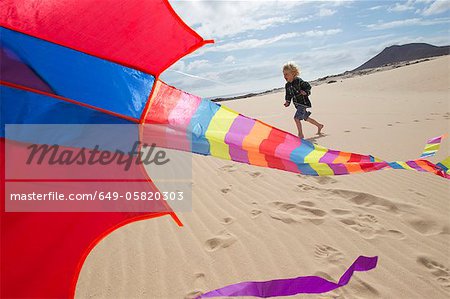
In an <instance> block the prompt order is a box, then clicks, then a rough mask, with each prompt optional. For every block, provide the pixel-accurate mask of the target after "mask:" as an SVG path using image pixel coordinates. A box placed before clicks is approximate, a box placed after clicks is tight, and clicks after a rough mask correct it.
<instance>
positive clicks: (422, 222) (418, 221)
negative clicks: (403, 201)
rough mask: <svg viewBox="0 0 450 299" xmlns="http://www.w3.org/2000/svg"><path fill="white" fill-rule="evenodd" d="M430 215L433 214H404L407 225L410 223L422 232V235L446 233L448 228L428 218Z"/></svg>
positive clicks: (413, 227)
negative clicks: (423, 215)
mask: <svg viewBox="0 0 450 299" xmlns="http://www.w3.org/2000/svg"><path fill="white" fill-rule="evenodd" d="M430 217H431V216H428V217H420V216H418V215H410V214H407V215H403V216H402V218H403V220H404V222H405V223H406V224H407V225H409V226H410V227H411V228H412V229H414V230H415V231H417V232H419V233H421V234H422V235H425V236H431V235H437V234H440V233H445V231H446V228H445V227H442V226H441V225H439V224H438V223H436V222H435V221H433V220H432V219H427V218H430Z"/></svg>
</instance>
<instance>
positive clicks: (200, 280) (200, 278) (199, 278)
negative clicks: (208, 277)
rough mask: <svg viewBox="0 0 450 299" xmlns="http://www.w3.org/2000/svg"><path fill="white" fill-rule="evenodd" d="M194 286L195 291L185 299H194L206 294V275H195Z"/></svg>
mask: <svg viewBox="0 0 450 299" xmlns="http://www.w3.org/2000/svg"><path fill="white" fill-rule="evenodd" d="M193 285H194V290H192V291H190V292H189V293H188V294H187V295H186V296H184V299H194V298H198V296H200V295H202V294H204V291H202V289H203V288H204V287H205V286H206V281H205V274H204V273H195V276H194V283H193Z"/></svg>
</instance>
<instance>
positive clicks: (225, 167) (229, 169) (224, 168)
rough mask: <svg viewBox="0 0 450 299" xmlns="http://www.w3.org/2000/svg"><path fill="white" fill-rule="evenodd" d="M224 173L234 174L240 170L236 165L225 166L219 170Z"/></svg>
mask: <svg viewBox="0 0 450 299" xmlns="http://www.w3.org/2000/svg"><path fill="white" fill-rule="evenodd" d="M219 169H220V170H222V171H226V172H233V171H236V170H237V169H238V168H237V166H236V165H224V166H222V167H220V168H219Z"/></svg>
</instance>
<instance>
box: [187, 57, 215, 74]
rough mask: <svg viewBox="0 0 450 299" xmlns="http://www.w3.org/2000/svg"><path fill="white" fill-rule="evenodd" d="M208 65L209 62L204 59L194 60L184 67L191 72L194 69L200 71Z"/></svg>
mask: <svg viewBox="0 0 450 299" xmlns="http://www.w3.org/2000/svg"><path fill="white" fill-rule="evenodd" d="M208 64H209V61H208V60H206V59H199V60H194V61H192V62H190V63H189V64H188V66H187V67H186V70H187V71H192V70H195V69H201V68H204V67H205V66H208Z"/></svg>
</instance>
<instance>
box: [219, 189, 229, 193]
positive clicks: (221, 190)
mask: <svg viewBox="0 0 450 299" xmlns="http://www.w3.org/2000/svg"><path fill="white" fill-rule="evenodd" d="M230 191H231V188H222V189H220V192H222V193H223V194H227V193H228V192H230Z"/></svg>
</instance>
